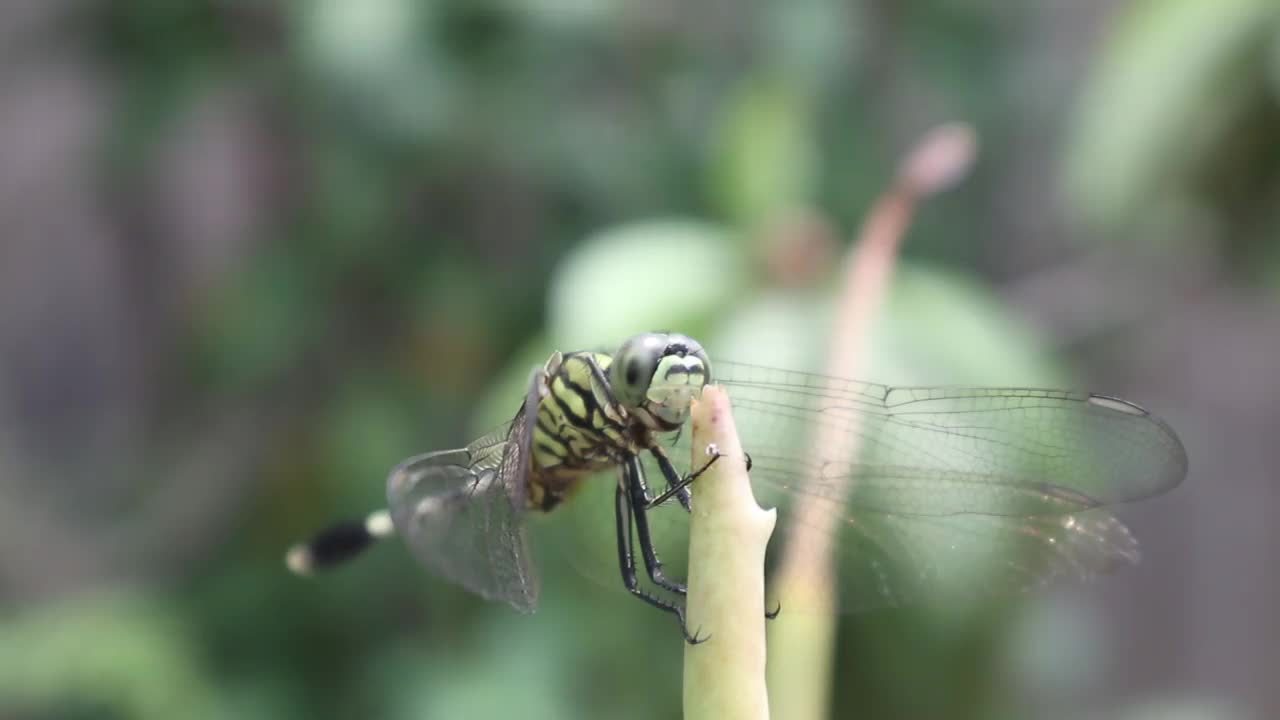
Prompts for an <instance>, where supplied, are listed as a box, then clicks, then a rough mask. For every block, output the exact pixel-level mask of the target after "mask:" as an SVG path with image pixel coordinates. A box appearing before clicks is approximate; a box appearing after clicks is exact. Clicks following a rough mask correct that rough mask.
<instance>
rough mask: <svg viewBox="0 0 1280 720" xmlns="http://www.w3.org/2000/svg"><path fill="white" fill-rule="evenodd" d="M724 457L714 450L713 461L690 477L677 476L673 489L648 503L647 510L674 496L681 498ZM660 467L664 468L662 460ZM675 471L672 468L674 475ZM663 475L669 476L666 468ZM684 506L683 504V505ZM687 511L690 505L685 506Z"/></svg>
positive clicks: (669, 477)
mask: <svg viewBox="0 0 1280 720" xmlns="http://www.w3.org/2000/svg"><path fill="white" fill-rule="evenodd" d="M722 457H724V456H723V454H721V452H720V451H719V450H713V451H712V452H711V459H710V460H708V461H706V462H705V463H703V465H702V467H700V468H698V469H697V470H694V471H693V472H691V473H689V474H688V475H685V476H684V477H678V476H677V479H676V482H675V484H673V485H671V487H669V488H667V490H666V491H665V492H663V493H662V494H661V495H659V496H658V497H656V498H653V499H652V500H650V501H649V502H648V503H646V509H648V508H653V507H657V506H658V505H661V504H662V503H664V502H666V501H668V500H670V499H671V497H672V496H673V495H674V496H679V494H680V493H681V492H688V490H689V486H690V485H691V484H693V481H694V480H697V479H698V477H699V476H701V475H702V473H704V472H706V471H707V469H708V468H710V467H711V466H712V465H714V464H715V462H716V461H717V460H719V459H720V458H722ZM667 464H668V465H670V461H668V462H667ZM658 466H659V467H662V461H661V460H659V461H658ZM675 471H676V470H675V468H674V467H672V468H671V472H672V474H675ZM662 473H663V474H664V475H667V470H666V468H663V470H662ZM667 480H668V482H670V480H671V475H667ZM682 504H683V503H682ZM685 509H686V510H688V509H689V506H688V505H685Z"/></svg>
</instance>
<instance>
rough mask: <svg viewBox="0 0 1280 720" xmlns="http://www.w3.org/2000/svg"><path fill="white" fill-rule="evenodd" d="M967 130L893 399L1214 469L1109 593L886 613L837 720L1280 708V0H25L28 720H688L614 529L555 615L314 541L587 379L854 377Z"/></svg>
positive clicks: (1, 644)
mask: <svg viewBox="0 0 1280 720" xmlns="http://www.w3.org/2000/svg"><path fill="white" fill-rule="evenodd" d="M952 120H961V121H965V122H968V123H971V124H972V125H973V126H974V127H975V129H976V130H977V132H978V136H979V138H980V142H981V146H982V150H981V154H980V158H979V161H978V164H977V166H976V167H975V170H974V173H973V174H972V176H971V177H970V178H969V179H968V180H967V181H966V182H965V183H964V184H962V185H961V186H959V187H958V188H957V189H955V190H953V191H951V192H950V193H948V194H946V195H944V196H941V197H939V198H937V199H936V200H933V201H930V202H929V203H928V204H926V205H925V206H924V207H923V208H922V211H921V213H920V215H919V217H918V218H917V223H916V225H915V227H914V229H913V230H912V232H911V235H910V237H909V238H908V239H907V241H906V245H905V248H904V256H903V258H902V261H901V267H900V269H899V273H898V275H897V277H896V279H895V285H894V287H893V290H892V291H891V296H890V298H889V303H888V306H887V307H886V312H885V318H884V321H883V322H882V323H881V326H880V328H879V330H878V331H877V333H876V338H875V342H874V343H873V344H872V347H871V348H870V349H869V352H871V353H872V355H873V358H872V360H871V361H870V362H869V368H871V369H873V370H874V373H875V376H874V377H873V378H870V379H877V380H883V381H891V382H933V383H946V382H979V383H983V384H1025V383H1033V384H1042V383H1050V384H1053V385H1064V386H1068V387H1081V388H1087V389H1093V390H1097V391H1101V392H1107V393H1111V394H1115V395H1120V396H1123V397H1127V398H1133V399H1135V400H1137V401H1139V402H1141V403H1143V404H1144V405H1146V406H1147V407H1149V408H1151V409H1152V410H1154V411H1155V412H1157V413H1158V414H1160V415H1162V416H1164V417H1166V418H1167V419H1168V420H1169V421H1170V422H1171V423H1172V424H1173V425H1174V427H1176V428H1177V429H1178V430H1179V432H1180V433H1181V435H1182V436H1183V438H1184V441H1185V443H1186V446H1187V449H1188V452H1189V455H1190V458H1191V471H1190V475H1189V477H1188V480H1187V482H1186V484H1185V485H1184V486H1183V487H1181V488H1179V489H1178V490H1176V491H1174V492H1173V493H1171V494H1169V495H1167V496H1164V497H1161V498H1158V499H1155V500H1152V501H1149V502H1146V503H1144V504H1141V505H1138V506H1133V507H1129V508H1125V509H1124V510H1123V512H1122V516H1123V517H1124V518H1125V519H1126V520H1127V521H1129V522H1130V523H1131V525H1132V527H1133V528H1134V530H1135V532H1136V533H1137V534H1138V535H1139V537H1140V538H1141V539H1142V540H1143V543H1144V548H1145V555H1146V557H1145V561H1144V563H1143V564H1142V565H1141V566H1139V567H1137V568H1135V569H1134V570H1132V571H1130V572H1127V573H1125V574H1123V575H1121V576H1118V577H1116V578H1114V579H1111V580H1109V581H1108V582H1105V583H1102V584H1099V585H1096V586H1089V587H1085V588H1075V589H1068V590H1064V591H1061V592H1055V593H1049V594H1047V595H1040V596H1035V597H1028V598H1018V599H1014V600H1011V601H1009V602H1007V603H1000V604H996V605H994V606H992V607H990V608H986V609H982V608H979V609H974V610H972V611H969V612H965V613H952V614H948V615H944V616H934V615H929V614H926V613H922V612H919V611H911V610H904V611H889V612H882V613H872V614H870V615H861V616H852V617H847V618H845V619H844V620H843V622H842V623H841V626H840V636H839V642H838V653H837V661H836V663H837V664H836V666H835V690H834V696H833V698H832V714H833V716H835V717H862V718H956V719H963V718H1050V719H1063V720H1075V719H1085V718H1131V719H1133V720H1139V719H1147V718H1187V719H1195V720H1201V719H1203V720H1233V719H1235V718H1259V719H1263V718H1274V717H1280V683H1276V682H1275V681H1276V679H1277V677H1278V676H1277V672H1278V671H1280V621H1277V619H1276V617H1275V609H1276V608H1277V607H1280V563H1277V562H1276V553H1277V549H1280V529H1277V526H1276V524H1275V522H1274V520H1273V517H1274V516H1275V515H1276V514H1277V513H1278V512H1280V490H1278V488H1280V481H1278V480H1277V478H1276V477H1275V468H1277V467H1280V444H1278V443H1276V442H1275V436H1276V432H1277V429H1280V380H1278V379H1277V374H1276V368H1277V358H1280V243H1277V240H1280V5H1277V4H1276V3H1275V2H1274V0H1214V1H1213V2H1210V1H1208V0H1132V1H1121V0H1079V1H1074V2H1058V1H1055V0H1032V1H1030V2H1009V1H992V0H986V1H981V0H973V1H959V0H911V1H910V2H901V1H897V0H863V1H859V2H847V3H835V2H827V1H825V0H798V1H797V2H793V3H789V4H785V5H784V4H782V3H767V2H754V3H733V2H723V1H718V2H707V3H692V4H691V3H678V2H670V1H669V0H659V1H656V2H645V3H635V2H633V3H625V2H618V1H616V0H613V1H610V0H478V1H474V2H463V1H458V2H440V3H429V2H413V1H412V0H362V1H361V2H354V1H353V0H313V1H311V2H293V3H282V2H253V1H251V0H190V1H187V2H169V1H167V0H112V1H106V0H97V1H91V0H9V1H7V2H4V3H2V4H0V717H3V718H23V719H33V718H42V719H43V718H140V719H157V718H165V719H173V718H322V717H334V718H354V717H380V718H472V717H475V718H486V717H525V718H543V717H545V718H552V717H554V718H601V717H609V718H657V717H677V716H678V713H679V703H680V697H681V691H680V686H679V682H680V658H681V652H682V647H681V642H680V638H679V637H678V635H677V634H676V633H675V632H674V627H672V625H671V623H670V619H669V618H668V617H666V616H664V615H662V614H660V613H657V612H655V611H651V610H649V609H647V608H645V607H643V606H641V605H640V604H639V603H636V602H635V601H634V600H632V599H630V598H628V597H626V596H625V595H624V594H621V593H610V592H607V591H602V590H601V589H600V588H599V587H598V585H597V584H596V583H593V582H591V581H589V580H586V579H584V578H583V577H582V575H581V574H579V573H577V572H575V571H574V570H572V569H571V564H572V563H571V562H570V561H569V560H570V557H569V556H570V555H571V554H572V549H573V545H572V542H573V538H572V536H570V537H568V538H567V540H568V542H569V545H568V551H567V552H566V551H565V547H564V544H563V543H561V544H560V545H559V546H557V547H560V549H559V550H555V549H552V550H548V551H546V552H543V553H542V555H541V564H542V567H543V571H544V583H543V585H544V590H543V600H542V601H543V609H542V610H541V611H540V612H539V613H538V614H536V615H534V616H531V617H524V616H518V615H516V614H515V613H513V612H511V611H509V610H508V609H506V608H505V607H499V606H493V605H489V604H486V603H484V602H482V601H480V600H478V599H476V598H473V597H471V596H468V595H466V594H465V593H463V592H461V591H459V590H457V589H456V588H453V587H451V586H448V585H446V584H444V583H441V582H439V581H437V580H435V579H433V578H431V577H429V576H428V575H426V574H425V573H423V572H420V571H418V569H417V567H416V565H415V564H414V563H413V561H412V560H411V558H410V557H409V556H408V554H407V553H406V552H405V550H404V549H403V548H402V547H400V546H399V545H398V544H389V545H388V547H384V548H379V549H378V550H377V551H376V552H374V553H372V554H371V555H370V556H369V557H368V558H366V559H364V560H363V561H362V562H361V563H359V564H356V565H353V566H351V567H349V568H345V569H343V570H341V571H340V572H335V573H334V574H332V575H330V576H327V577H325V578H323V579H318V580H310V581H307V580H301V579H298V578H295V577H293V576H291V575H289V574H287V573H286V572H285V570H284V568H283V566H282V563H281V557H282V554H283V551H284V550H285V548H287V547H288V545H289V544H290V543H291V542H293V541H294V540H296V539H298V538H300V537H303V536H305V535H307V534H309V533H310V532H312V531H313V530H315V529H316V528H318V527H319V526H321V525H323V524H325V523H327V522H329V521H332V520H336V519H340V518H346V517H357V516H360V515H362V514H363V513H364V512H365V511H367V510H369V509H372V508H374V507H377V506H378V505H379V503H381V502H383V483H384V477H385V474H386V471H387V469H388V468H389V467H390V466H391V465H392V464H394V463H395V462H397V461H398V460H399V459H401V458H402V457H404V456H407V455H410V454H414V453H417V452H421V451H424V450H427V449H434V448H442V447H449V446H456V445H459V444H462V443H464V442H466V441H467V440H468V439H469V438H470V437H472V436H474V435H475V434H476V433H477V432H479V431H480V430H481V429H483V428H484V427H486V426H488V425H491V424H493V423H494V422H496V421H498V420H501V419H504V418H506V417H509V416H510V415H511V413H512V412H514V410H515V408H516V406H517V405H518V403H519V400H520V386H521V385H522V383H523V381H524V378H525V377H527V372H528V370H529V367H530V366H531V365H532V364H533V363H535V362H540V361H541V360H543V359H544V358H545V357H546V355H547V354H549V353H550V351H552V350H554V349H557V348H561V349H572V348H575V347H580V346H583V345H589V346H608V345H609V344H611V343H613V342H616V341H617V340H618V339H619V338H621V337H624V336H625V335H627V334H629V333H631V332H634V331H638V330H644V329H650V328H652V327H658V326H663V327H672V328H675V329H680V330H683V331H686V332H690V333H698V334H699V336H701V337H704V338H705V339H706V341H707V343H708V344H709V345H710V346H711V347H712V351H713V353H715V352H719V353H721V354H723V355H724V356H729V355H728V353H730V352H732V353H734V354H735V355H736V356H737V357H744V356H748V355H752V354H753V353H755V352H756V351H761V350H763V351H767V352H768V353H773V354H774V355H775V356H778V354H779V353H780V354H781V357H780V358H779V361H783V360H785V361H787V362H789V363H791V364H793V365H804V364H813V363H816V362H818V361H819V360H820V359H821V357H822V348H823V333H824V329H823V324H822V318H823V317H824V308H828V307H829V306H830V302H831V297H832V296H833V294H834V291H835V288H836V283H835V278H834V276H833V273H832V267H833V265H834V262H833V260H832V259H833V258H837V257H839V256H840V255H841V254H842V253H843V252H844V251H845V248H847V246H848V245H849V243H850V241H851V238H852V237H853V235H854V233H855V231H856V228H857V227H858V224H859V222H860V221H861V219H862V217H863V216H864V213H865V211H866V210H867V208H868V207H869V205H870V204H871V203H872V202H873V201H874V199H875V197H876V196H877V194H878V193H879V192H880V191H881V190H882V189H883V188H884V187H885V186H886V185H887V184H888V183H889V182H890V180H891V178H892V177H893V174H894V171H895V167H896V164H897V162H898V159H899V157H900V156H901V155H902V154H903V153H904V152H906V151H907V149H909V148H910V147H911V145H912V144H913V143H914V142H915V141H916V140H917V139H918V138H919V137H920V136H921V135H922V134H923V133H924V132H925V131H926V130H927V129H928V128H930V127H932V126H934V125H937V124H938V123H941V122H945V121H952ZM600 511H601V512H607V511H606V510H605V509H604V508H600ZM561 540H565V538H561Z"/></svg>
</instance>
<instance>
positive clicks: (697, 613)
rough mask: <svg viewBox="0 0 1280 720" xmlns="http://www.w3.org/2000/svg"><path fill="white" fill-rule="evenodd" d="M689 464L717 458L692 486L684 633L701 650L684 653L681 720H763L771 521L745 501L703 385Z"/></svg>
mask: <svg viewBox="0 0 1280 720" xmlns="http://www.w3.org/2000/svg"><path fill="white" fill-rule="evenodd" d="M692 420H693V453H694V457H693V462H694V466H695V467H697V466H701V465H702V464H703V463H705V462H706V461H707V454H706V450H707V448H708V447H709V446H711V445H714V446H715V448H716V449H717V450H718V451H719V452H720V454H721V455H722V457H721V458H720V459H719V460H717V461H716V463H715V464H714V465H712V466H711V467H710V468H709V469H708V470H707V471H706V472H705V473H704V474H703V475H702V476H701V477H699V478H698V480H697V482H695V483H694V488H695V492H694V502H693V512H692V517H691V518H690V520H689V582H688V587H689V594H688V623H689V628H690V629H691V630H693V631H695V632H697V633H698V634H699V636H700V637H705V638H706V640H705V642H702V643H699V644H697V645H686V646H685V652H684V716H685V718H687V720H702V719H706V718H716V719H717V720H718V719H720V718H735V720H758V719H763V718H768V717H769V694H768V692H767V690H766V688H765V629H764V628H765V605H764V554H765V547H766V546H767V545H768V543H769V536H770V535H771V534H772V533H773V526H774V522H775V521H776V519H777V512H776V511H775V510H772V509H771V510H763V509H761V508H760V506H759V505H758V504H757V503H756V499H755V496H754V495H752V494H751V481H750V478H749V477H748V476H747V467H746V458H745V456H744V455H743V452H742V445H741V443H740V442H739V441H738V432H737V428H736V427H735V426H734V422H733V415H732V412H731V409H730V407H729V397H728V395H727V394H726V393H725V392H724V390H723V389H721V388H720V387H717V386H714V385H709V386H707V387H706V388H704V389H703V391H702V398H701V400H700V401H698V402H697V403H696V404H695V405H694V408H693V416H692Z"/></svg>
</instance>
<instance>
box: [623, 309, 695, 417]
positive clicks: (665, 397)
mask: <svg viewBox="0 0 1280 720" xmlns="http://www.w3.org/2000/svg"><path fill="white" fill-rule="evenodd" d="M609 379H610V384H611V385H612V386H613V392H614V395H615V397H617V399H618V401H619V402H620V403H622V405H623V406H625V407H626V408H627V409H628V410H631V411H632V412H635V413H636V414H637V415H639V417H640V418H641V419H642V420H644V421H645V422H646V424H647V425H650V426H651V427H652V428H653V429H655V430H673V429H676V428H678V427H680V426H681V425H683V424H684V422H685V420H687V419H688V418H689V406H690V404H691V403H692V402H693V399H694V398H695V397H697V396H698V395H699V394H700V393H701V392H702V386H703V385H706V384H707V383H708V382H709V381H710V380H711V361H710V360H708V359H707V353H706V352H705V351H704V350H703V349H702V346H701V345H699V344H698V342H697V341H696V340H694V339H693V338H690V337H688V336H685V335H680V334H678V333H644V334H642V335H635V336H633V337H631V338H630V339H628V340H627V341H626V342H624V343H623V344H622V347H621V348H619V349H618V352H617V353H615V354H614V357H613V364H612V366H611V367H610V372H609Z"/></svg>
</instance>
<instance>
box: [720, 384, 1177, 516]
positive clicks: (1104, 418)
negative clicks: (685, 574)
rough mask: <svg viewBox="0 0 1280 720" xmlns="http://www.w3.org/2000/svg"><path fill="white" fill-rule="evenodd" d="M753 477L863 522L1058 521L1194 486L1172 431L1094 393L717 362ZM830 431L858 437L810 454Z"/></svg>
mask: <svg viewBox="0 0 1280 720" xmlns="http://www.w3.org/2000/svg"><path fill="white" fill-rule="evenodd" d="M714 373H715V378H714V381H715V382H718V383H720V384H722V385H724V386H725V387H727V388H728V390H729V394H730V396H731V398H732V399H733V409H734V416H735V419H736V420H737V424H738V427H739V430H740V432H741V434H742V440H743V446H744V448H746V449H747V451H748V452H749V453H751V457H752V460H753V461H754V464H755V467H754V470H753V472H752V477H753V478H754V479H756V480H758V481H762V482H766V483H768V484H771V485H775V486H777V487H778V488H780V489H781V490H783V491H785V492H787V493H801V494H806V495H815V496H818V497H820V498H821V497H831V498H840V497H845V494H844V493H845V492H846V491H847V493H848V497H849V498H850V500H851V502H852V503H853V504H854V505H855V506H856V507H857V509H859V510H862V511H878V512H883V513H894V514H906V515H932V516H943V515H953V514H962V513H979V514H995V515H1009V516H1019V517H1023V516H1033V515H1062V514H1066V513H1074V512H1079V511H1081V510H1084V509H1089V508H1094V507H1102V506H1107V505H1113V504H1116V503H1122V502H1129V501H1132V500H1138V499H1142V498H1146V497H1151V496H1153V495H1158V494H1160V493H1163V492H1165V491H1167V490H1169V489H1171V488H1173V487H1175V486H1176V485H1178V483H1180V482H1181V481H1182V479H1183V477H1184V476H1185V475H1186V470H1187V458H1186V453H1185V451H1184V450H1183V448H1182V444H1181V442H1179V440H1178V438H1177V436H1176V435H1174V433H1173V431H1172V430H1170V428H1169V427H1168V425H1166V424H1165V423H1164V422H1163V421H1161V420H1159V419H1158V418H1156V417H1155V416H1153V415H1151V414H1150V413H1148V412H1147V411H1146V410H1143V409H1142V408H1140V407H1138V406H1137V405H1134V404H1132V403H1129V402H1126V401H1124V400H1118V399H1115V398H1110V397H1105V396H1101V395H1093V394H1089V393H1079V392H1069V391H1060V390H1039V389H1027V388H966V387H889V386H885V385H876V384H872V383H863V382H856V381H852V380H841V379H838V378H829V377H825V376H821V375H812V374H807V373H799V372H792V371H787V370H777V369H773V368H764V367H758V366H753V365H744V364H738V363H728V362H719V363H717V364H716V366H715V369H714ZM820 429H822V430H824V431H827V432H832V431H834V432H835V433H836V434H837V436H838V437H844V438H846V439H851V440H852V442H853V444H854V445H855V446H856V448H857V452H856V455H853V456H847V455H844V454H842V453H841V448H842V447H843V445H842V444H841V445H837V446H834V447H832V448H822V447H814V446H813V440H814V438H815V436H816V435H817V434H818V431H819V430H820Z"/></svg>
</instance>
